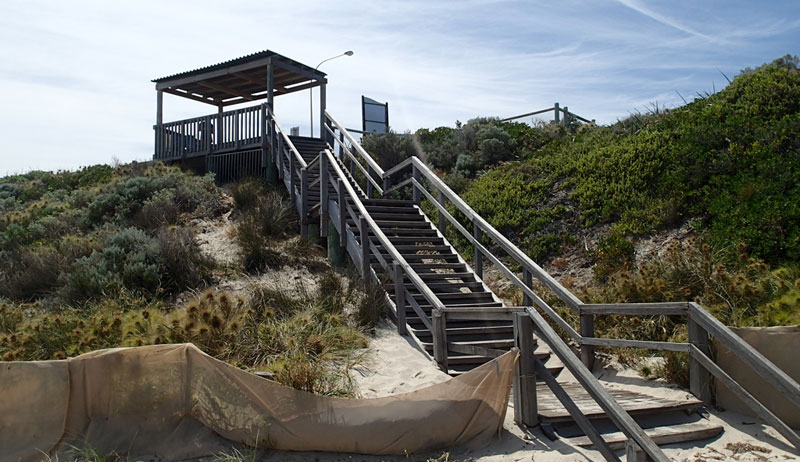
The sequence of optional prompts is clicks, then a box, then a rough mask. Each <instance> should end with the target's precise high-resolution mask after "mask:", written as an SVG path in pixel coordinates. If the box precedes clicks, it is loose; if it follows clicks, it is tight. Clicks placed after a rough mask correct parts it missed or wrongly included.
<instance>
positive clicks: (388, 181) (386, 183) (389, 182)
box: [383, 176, 392, 197]
mask: <svg viewBox="0 0 800 462" xmlns="http://www.w3.org/2000/svg"><path fill="white" fill-rule="evenodd" d="M391 187H392V180H391V178H389V177H388V176H387V177H386V178H384V179H383V196H384V197H386V191H388V190H389V188H391Z"/></svg>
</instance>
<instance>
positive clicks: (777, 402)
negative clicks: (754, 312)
mask: <svg viewBox="0 0 800 462" xmlns="http://www.w3.org/2000/svg"><path fill="white" fill-rule="evenodd" d="M731 330H732V331H733V332H734V333H735V334H737V335H739V336H740V337H742V339H743V340H744V341H745V342H747V343H749V344H750V345H751V346H752V347H753V348H755V349H756V350H758V352H759V353H761V354H762V355H764V356H766V357H767V359H769V360H770V361H772V362H773V363H774V364H775V365H776V366H778V367H779V368H780V369H782V370H783V372H786V374H788V375H789V377H791V378H793V379H794V380H797V381H800V359H798V358H800V326H780V327H731ZM714 347H715V349H716V352H717V364H719V366H720V367H721V368H723V369H724V370H725V371H726V372H727V373H728V374H730V376H731V377H733V378H734V379H735V380H736V381H737V382H739V384H741V385H742V386H743V387H744V388H745V389H747V390H748V391H750V393H751V394H752V395H753V396H755V397H756V399H758V400H759V401H760V402H761V403H763V404H764V405H765V406H766V407H767V409H769V410H771V411H772V412H774V413H775V415H777V416H778V417H779V418H780V419H781V420H783V421H784V422H785V423H786V424H787V425H789V426H790V427H792V428H797V429H800V408H798V407H797V406H795V405H794V404H793V403H792V402H791V401H789V400H788V399H787V398H785V397H784V396H783V395H782V394H781V393H779V392H778V391H777V390H776V389H775V388H773V387H772V386H770V385H769V384H768V383H767V382H766V381H765V380H764V379H763V378H762V377H761V376H759V375H758V374H757V373H756V372H755V371H754V370H753V369H752V368H751V367H749V366H747V365H744V364H742V360H741V359H740V358H739V357H738V356H736V355H734V354H732V353H731V352H730V350H728V349H727V348H725V345H722V344H721V343H719V342H714ZM716 393H717V404H718V405H719V406H721V407H723V408H724V409H728V410H731V411H735V412H739V413H741V414H745V415H750V416H752V415H753V411H752V410H751V409H750V408H749V407H747V405H746V404H744V401H742V400H741V399H739V397H738V395H736V394H735V393H733V392H732V391H730V390H728V389H727V388H726V387H725V386H724V385H718V386H717V387H716Z"/></svg>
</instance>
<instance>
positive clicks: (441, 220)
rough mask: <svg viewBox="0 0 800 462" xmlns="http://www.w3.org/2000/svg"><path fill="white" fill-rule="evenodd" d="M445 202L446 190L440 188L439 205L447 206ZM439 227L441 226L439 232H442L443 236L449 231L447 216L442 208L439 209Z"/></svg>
mask: <svg viewBox="0 0 800 462" xmlns="http://www.w3.org/2000/svg"><path fill="white" fill-rule="evenodd" d="M444 204H445V197H444V192H443V191H442V190H441V189H440V190H439V205H441V206H442V207H444V206H445V205H444ZM438 228H439V232H440V233H442V236H444V235H445V233H446V232H447V217H445V216H444V213H442V211H441V210H439V226H438Z"/></svg>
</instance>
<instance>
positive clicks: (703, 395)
mask: <svg viewBox="0 0 800 462" xmlns="http://www.w3.org/2000/svg"><path fill="white" fill-rule="evenodd" d="M688 317H689V321H688V324H689V344H690V345H694V346H695V347H697V349H698V350H700V351H702V352H703V354H704V355H706V356H708V357H709V358H710V357H711V338H710V337H709V335H708V331H706V330H705V329H703V326H701V325H700V324H698V323H697V321H696V320H695V319H694V317H693V316H692V312H691V310H690V311H689V316H688ZM689 390H690V391H691V392H692V394H693V395H695V396H696V397H697V398H699V399H701V400H703V402H704V403H706V404H708V405H710V404H712V402H713V399H714V394H713V390H712V388H711V374H710V373H709V372H708V370H706V368H705V367H703V365H702V364H700V363H699V362H698V361H697V360H696V359H695V358H694V357H693V356H691V355H690V356H689Z"/></svg>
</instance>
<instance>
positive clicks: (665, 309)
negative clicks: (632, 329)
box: [578, 302, 689, 316]
mask: <svg viewBox="0 0 800 462" xmlns="http://www.w3.org/2000/svg"><path fill="white" fill-rule="evenodd" d="M688 309H689V308H688V306H687V304H686V302H667V303H589V304H581V305H579V306H578V312H579V313H586V314H619V315H628V316H650V315H685V314H686V313H687V312H688Z"/></svg>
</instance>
